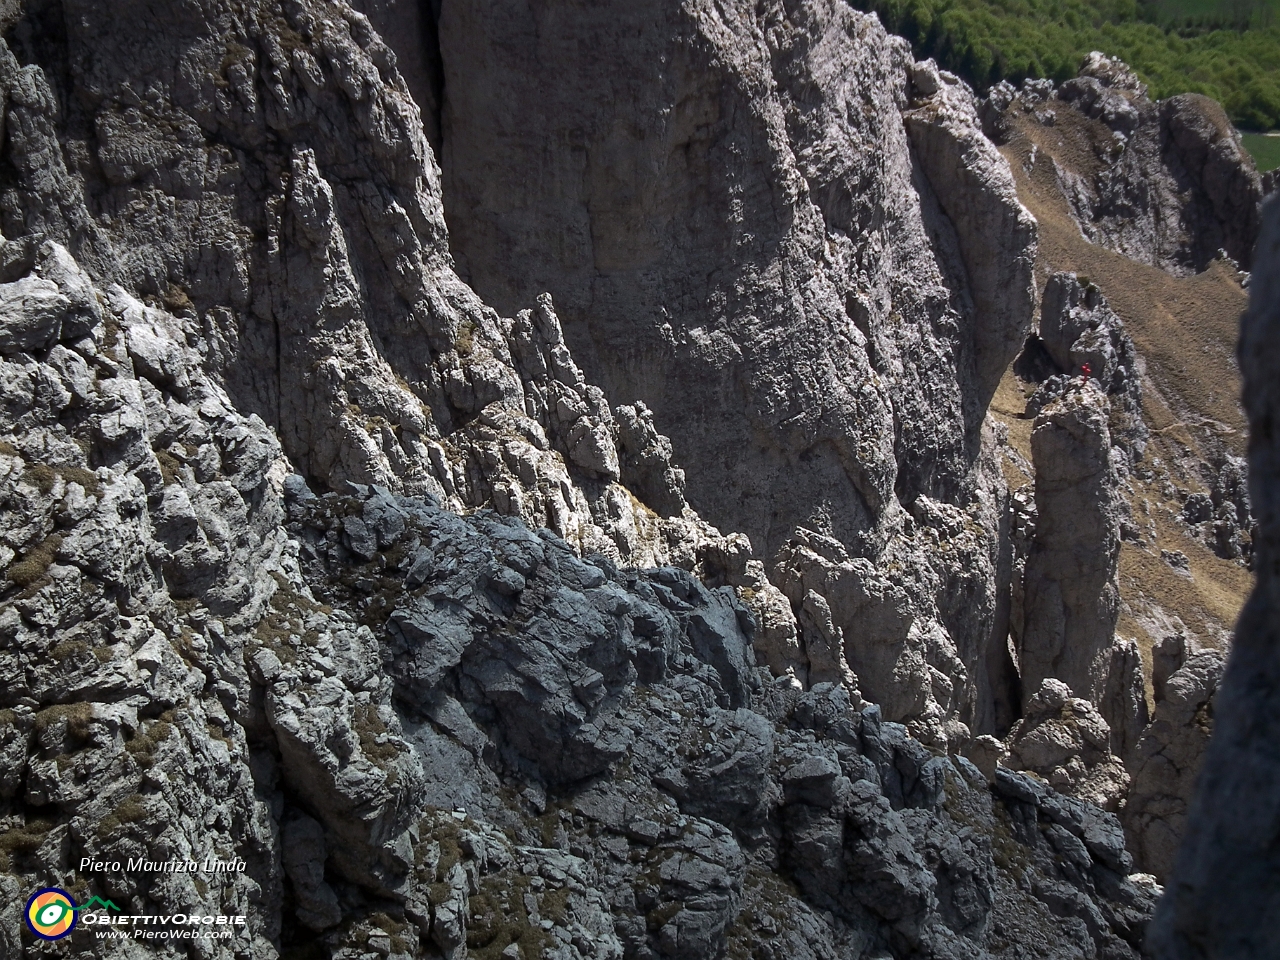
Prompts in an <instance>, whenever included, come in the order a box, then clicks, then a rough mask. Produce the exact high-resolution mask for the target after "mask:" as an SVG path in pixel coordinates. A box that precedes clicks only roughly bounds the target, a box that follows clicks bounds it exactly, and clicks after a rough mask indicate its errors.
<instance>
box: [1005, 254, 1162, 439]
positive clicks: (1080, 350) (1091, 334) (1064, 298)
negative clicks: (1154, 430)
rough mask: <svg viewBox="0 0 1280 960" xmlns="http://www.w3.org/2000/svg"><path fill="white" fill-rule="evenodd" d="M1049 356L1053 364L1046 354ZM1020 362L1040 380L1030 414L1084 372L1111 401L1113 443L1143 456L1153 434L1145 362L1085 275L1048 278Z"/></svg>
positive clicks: (1034, 413)
mask: <svg viewBox="0 0 1280 960" xmlns="http://www.w3.org/2000/svg"><path fill="white" fill-rule="evenodd" d="M1046 355H1047V358H1048V360H1049V361H1050V362H1049V364H1045V363H1044V361H1043V359H1042V357H1044V356H1046ZM1019 366H1020V367H1021V368H1022V369H1024V370H1025V372H1026V373H1027V374H1028V378H1029V379H1033V380H1039V381H1042V383H1041V386H1040V388H1039V389H1038V390H1037V391H1036V393H1035V394H1034V395H1033V396H1032V397H1031V399H1030V400H1028V402H1027V410H1026V415H1027V416H1032V417H1034V416H1035V415H1037V414H1038V413H1039V412H1040V411H1041V410H1042V409H1043V408H1044V407H1045V406H1047V405H1048V404H1049V403H1050V402H1051V401H1052V400H1054V399H1055V398H1057V397H1060V396H1062V395H1063V394H1065V393H1066V392H1068V391H1069V390H1070V389H1071V387H1072V386H1073V385H1074V381H1075V378H1076V377H1078V376H1079V377H1086V378H1087V379H1089V380H1091V381H1094V382H1096V383H1097V385H1098V386H1099V387H1101V388H1102V391H1103V392H1104V393H1105V394H1106V395H1107V398H1108V399H1109V400H1110V411H1109V413H1110V415H1109V418H1108V419H1109V423H1108V429H1109V432H1110V435H1111V442H1112V443H1113V444H1114V445H1115V446H1117V447H1119V448H1120V450H1121V451H1122V452H1123V453H1124V454H1125V456H1126V457H1127V458H1128V460H1129V461H1130V462H1136V461H1137V460H1140V459H1141V458H1142V455H1143V452H1144V451H1145V449H1146V444H1147V437H1148V434H1149V431H1148V430H1147V426H1146V423H1145V421H1144V420H1143V418H1142V374H1143V372H1144V371H1143V365H1142V362H1141V360H1140V359H1139V357H1138V351H1137V349H1136V348H1135V347H1134V345H1133V340H1132V339H1130V337H1129V335H1128V334H1127V333H1125V329H1124V323H1123V322H1122V321H1121V320H1120V318H1119V317H1118V316H1116V314H1115V312H1114V311H1113V310H1112V309H1111V308H1110V306H1109V305H1108V304H1107V299H1106V297H1104V296H1103V295H1102V291H1101V290H1099V289H1098V288H1097V287H1096V286H1094V285H1093V284H1092V283H1090V282H1089V281H1088V280H1087V279H1086V280H1085V281H1084V282H1083V283H1082V282H1081V281H1080V279H1079V278H1078V277H1077V276H1076V275H1075V274H1073V273H1055V274H1053V275H1052V276H1051V277H1049V280H1048V282H1047V283H1046V284H1045V288H1044V294H1043V297H1042V298H1041V302H1040V328H1039V331H1038V334H1037V335H1035V336H1033V337H1032V338H1030V339H1028V341H1027V344H1026V346H1024V348H1023V353H1022V356H1021V357H1019ZM1085 366H1088V368H1089V372H1088V374H1087V375H1086V374H1085V373H1084V368H1085Z"/></svg>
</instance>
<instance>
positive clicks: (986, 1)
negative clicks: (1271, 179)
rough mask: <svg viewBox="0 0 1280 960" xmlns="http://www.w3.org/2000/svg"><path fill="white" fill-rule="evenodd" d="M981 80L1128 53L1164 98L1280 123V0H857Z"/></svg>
mask: <svg viewBox="0 0 1280 960" xmlns="http://www.w3.org/2000/svg"><path fill="white" fill-rule="evenodd" d="M854 2H855V5H857V6H861V7H862V8H863V9H866V10H874V11H875V12H876V13H878V14H879V15H880V19H881V21H882V22H883V23H884V24H885V26H886V27H888V28H889V29H890V30H892V31H893V32H895V33H899V34H901V35H903V36H905V37H907V38H908V39H909V40H911V42H912V43H913V44H914V46H915V49H916V55H917V56H922V57H923V56H931V57H933V58H935V59H936V60H937V61H938V63H939V64H941V65H942V66H943V67H945V68H946V69H949V70H952V71H954V72H955V73H958V74H960V75H961V76H963V77H965V79H967V80H969V81H970V82H971V83H973V84H974V85H975V86H976V87H977V88H978V89H980V90H985V89H986V88H987V87H989V86H990V85H991V84H993V83H995V82H997V81H999V80H1002V79H1007V80H1010V81H1012V82H1014V83H1019V82H1021V81H1022V80H1023V79H1025V78H1027V77H1049V78H1052V79H1053V80H1055V81H1062V80H1066V79H1069V78H1070V77H1073V76H1075V75H1076V72H1077V70H1078V69H1079V67H1080V64H1081V63H1082V62H1083V61H1084V58H1085V57H1086V56H1087V55H1088V54H1089V52H1090V51H1091V50H1101V51H1102V52H1103V53H1106V54H1108V55H1109V56H1113V57H1120V58H1121V59H1122V60H1124V61H1125V62H1126V63H1128V64H1129V65H1130V66H1131V67H1133V68H1134V69H1135V70H1136V71H1137V72H1138V74H1139V76H1141V77H1142V79H1143V80H1144V81H1146V83H1147V85H1148V87H1149V88H1150V92H1151V95H1152V96H1153V97H1156V98H1163V97H1169V96H1173V95H1174V94H1177V93H1203V94H1205V95H1207V96H1210V97H1213V98H1214V99H1215V100H1217V101H1219V102H1220V103H1221V104H1222V105H1223V106H1224V107H1225V108H1226V110H1227V113H1228V114H1229V115H1230V116H1231V119H1232V121H1233V122H1234V123H1235V124H1236V125H1237V126H1238V127H1240V128H1241V129H1244V130H1254V131H1266V130H1272V129H1275V128H1277V127H1280V0H1225V2H1224V0H1149V2H1135V0H854Z"/></svg>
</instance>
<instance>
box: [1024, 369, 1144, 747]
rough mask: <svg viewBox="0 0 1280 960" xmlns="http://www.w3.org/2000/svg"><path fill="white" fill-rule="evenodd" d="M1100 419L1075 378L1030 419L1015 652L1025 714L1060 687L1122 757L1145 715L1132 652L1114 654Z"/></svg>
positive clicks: (1109, 471)
mask: <svg viewBox="0 0 1280 960" xmlns="http://www.w3.org/2000/svg"><path fill="white" fill-rule="evenodd" d="M1107 419H1108V402H1107V399H1106V397H1105V396H1104V395H1103V393H1102V391H1101V390H1100V389H1098V387H1097V386H1096V385H1095V384H1093V383H1083V384H1081V383H1080V382H1079V381H1077V382H1076V383H1075V385H1074V386H1073V387H1072V388H1071V389H1069V390H1068V391H1067V392H1066V393H1065V394H1064V395H1063V396H1062V397H1061V398H1059V399H1058V400H1055V401H1054V402H1052V403H1051V404H1049V406H1047V407H1045V408H1044V410H1042V411H1041V413H1040V414H1039V416H1038V417H1036V422H1035V428H1034V430H1033V432H1032V434H1031V448H1032V454H1033V459H1034V463H1035V468H1036V486H1035V500H1036V513H1035V533H1034V539H1033V541H1032V544H1031V549H1030V552H1029V555H1028V557H1027V560H1026V569H1025V572H1024V575H1023V590H1022V595H1023V600H1022V604H1023V627H1022V633H1021V636H1020V645H1019V651H1018V652H1019V666H1020V667H1021V676H1022V683H1023V696H1024V706H1025V708H1026V709H1027V710H1028V711H1030V709H1031V701H1032V699H1033V698H1035V697H1036V696H1038V695H1039V693H1040V690H1041V684H1043V683H1044V682H1045V681H1046V680H1049V679H1056V680H1059V681H1061V682H1062V683H1064V684H1065V685H1066V686H1067V688H1068V689H1069V690H1070V692H1071V693H1072V694H1074V695H1076V696H1079V697H1082V698H1083V699H1085V700H1087V701H1089V702H1090V703H1093V704H1095V705H1097V706H1098V707H1099V708H1101V709H1102V711H1103V719H1104V720H1105V721H1106V724H1107V726H1108V727H1109V729H1110V732H1111V735H1112V748H1113V750H1114V751H1115V752H1116V753H1120V754H1123V752H1124V748H1125V747H1126V746H1127V745H1129V744H1132V743H1133V742H1134V741H1136V740H1137V738H1138V736H1139V734H1140V733H1141V731H1142V728H1143V727H1144V726H1145V724H1146V719H1147V718H1146V714H1145V709H1135V701H1137V700H1140V699H1141V694H1142V683H1141V679H1140V671H1141V666H1140V664H1137V663H1135V661H1136V650H1135V651H1133V653H1132V654H1129V653H1127V652H1126V650H1124V649H1117V648H1116V643H1117V642H1116V639H1115V627H1116V620H1117V618H1118V615H1119V590H1118V587H1117V583H1116V574H1117V563H1118V559H1119V550H1120V515H1121V501H1120V497H1119V492H1118V482H1119V478H1118V473H1117V469H1116V466H1115V464H1114V462H1113V458H1114V457H1115V456H1116V454H1115V453H1114V452H1113V450H1112V446H1111V437H1110V431H1109V429H1108V427H1107ZM1135 670H1136V671H1137V675H1138V677H1139V679H1138V680H1137V683H1136V690H1135V689H1133V688H1134V682H1133V679H1132V678H1133V676H1134V673H1135ZM1144 703H1145V701H1144Z"/></svg>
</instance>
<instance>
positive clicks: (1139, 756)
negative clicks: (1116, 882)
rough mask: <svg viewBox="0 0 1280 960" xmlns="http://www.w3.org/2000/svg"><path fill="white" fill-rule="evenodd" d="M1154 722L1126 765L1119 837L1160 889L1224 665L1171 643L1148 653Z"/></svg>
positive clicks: (1182, 643)
mask: <svg viewBox="0 0 1280 960" xmlns="http://www.w3.org/2000/svg"><path fill="white" fill-rule="evenodd" d="M1154 658H1155V675H1154V677H1153V678H1152V679H1153V680H1154V685H1155V701H1156V709H1155V716H1154V717H1153V718H1152V721H1151V725H1150V726H1149V727H1147V729H1146V730H1145V731H1144V732H1143V734H1142V737H1141V738H1140V739H1139V740H1138V742H1137V744H1136V745H1135V749H1134V750H1133V753H1132V755H1131V756H1130V757H1129V766H1130V769H1132V770H1133V778H1132V781H1131V783H1130V787H1129V797H1128V800H1127V801H1126V803H1125V809H1124V822H1125V830H1126V833H1127V834H1128V836H1129V837H1130V838H1131V841H1130V842H1131V850H1132V852H1133V854H1134V859H1135V861H1136V862H1137V863H1138V864H1139V866H1140V867H1141V869H1142V870H1144V871H1146V872H1147V873H1151V874H1154V875H1155V876H1156V877H1157V878H1158V879H1160V880H1161V882H1163V881H1164V880H1165V879H1166V878H1167V877H1168V876H1169V873H1170V872H1171V871H1172V869H1173V862H1174V855H1175V854H1176V853H1177V848H1178V842H1179V841H1180V840H1181V839H1182V836H1183V834H1184V832H1185V828H1186V818H1187V806H1188V804H1189V803H1190V800H1191V797H1192V796H1193V795H1194V794H1195V783H1196V777H1197V776H1198V775H1199V772H1200V767H1201V765H1202V763H1203V761H1204V752H1205V750H1206V749H1207V747H1208V745H1209V738H1210V735H1211V734H1212V732H1213V710H1214V697H1215V695H1216V693H1217V689H1218V684H1219V682H1220V681H1221V679H1222V670H1223V666H1224V657H1223V655H1222V653H1221V652H1220V651H1218V650H1196V651H1191V650H1188V649H1187V642H1186V640H1185V639H1184V638H1182V637H1178V636H1170V637H1168V638H1166V640H1165V641H1164V642H1163V643H1161V644H1160V645H1159V646H1157V647H1156V649H1155V651H1154Z"/></svg>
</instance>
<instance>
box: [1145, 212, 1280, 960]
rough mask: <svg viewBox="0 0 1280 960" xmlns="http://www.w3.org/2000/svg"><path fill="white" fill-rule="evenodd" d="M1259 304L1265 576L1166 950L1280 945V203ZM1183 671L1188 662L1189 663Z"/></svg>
mask: <svg viewBox="0 0 1280 960" xmlns="http://www.w3.org/2000/svg"><path fill="white" fill-rule="evenodd" d="M1255 263H1256V270H1255V273H1254V277H1255V280H1254V283H1253V285H1252V286H1251V289H1250V300H1249V312H1248V313H1247V314H1246V315H1245V318H1244V321H1243V322H1242V325H1241V331H1240V364H1241V367H1242V368H1243V370H1244V375H1245V384H1246V389H1245V406H1246V408H1247V409H1248V412H1249V422H1250V425H1251V426H1252V428H1253V429H1252V431H1251V440H1250V446H1249V467H1250V493H1251V495H1252V498H1253V503H1254V505H1255V507H1254V509H1255V511H1256V514H1257V517H1258V539H1257V551H1258V564H1257V570H1258V585H1257V587H1256V589H1255V590H1254V592H1253V595H1252V596H1251V597H1250V598H1249V603H1248V605H1247V606H1246V607H1245V611H1244V614H1243V615H1242V616H1241V619H1240V626H1239V629H1238V630H1237V633H1236V642H1235V645H1234V647H1233V648H1232V651H1231V658H1230V660H1229V662H1228V664H1227V670H1226V674H1225V676H1224V677H1223V679H1222V690H1221V692H1220V695H1219V696H1218V698H1217V700H1216V702H1215V707H1214V734H1215V736H1214V740H1213V743H1212V744H1211V746H1210V748H1209V751H1208V753H1207V755H1206V757H1205V760H1204V774H1203V776H1202V778H1201V781H1200V788H1199V790H1198V791H1197V793H1196V801H1195V805H1194V806H1193V807H1192V812H1191V816H1190V822H1189V825H1188V830H1187V840H1186V843H1185V845H1184V846H1183V848H1182V852H1181V853H1180V854H1179V856H1178V861H1177V866H1176V868H1175V869H1174V872H1173V876H1172V878H1171V881H1170V884H1169V891H1168V895H1167V896H1166V898H1165V900H1164V902H1163V903H1162V905H1161V912H1160V915H1159V924H1158V928H1157V930H1156V933H1155V936H1154V938H1153V939H1154V944H1155V949H1156V951H1157V952H1158V955H1159V956H1161V957H1170V958H1174V957H1178V958H1181V957H1210V956H1211V957H1250V956H1265V955H1267V954H1268V953H1274V952H1275V951H1276V950H1277V948H1280V939H1277V936H1278V935H1277V932H1276V930H1275V929H1274V927H1273V926H1272V925H1270V924H1249V923H1245V922H1244V918H1245V917H1255V916H1269V915H1270V914H1271V913H1272V912H1274V910H1275V909H1276V907H1277V905H1280V886H1277V883H1276V875H1277V874H1276V866H1277V865H1276V862H1275V857H1276V853H1275V850H1276V844H1275V837H1276V823H1277V819H1276V815H1277V812H1276V796H1277V792H1276V767H1275V763H1274V762H1273V757H1274V746H1273V744H1274V743H1275V740H1274V731H1273V730H1272V727H1273V726H1274V724H1275V717H1276V705H1275V703H1274V700H1275V690H1276V685H1275V675H1276V669H1277V663H1276V660H1277V645H1276V634H1275V630H1276V610H1275V602H1276V601H1275V596H1274V591H1275V574H1276V568H1275V560H1274V559H1273V558H1274V556H1275V555H1274V553H1273V551H1274V550H1275V543H1276V527H1275V523H1276V510H1275V502H1276V501H1275V498H1276V491H1277V489H1278V487H1277V483H1276V446H1275V434H1274V427H1273V423H1274V418H1275V416H1276V412H1277V399H1278V398H1277V396H1276V390H1275V385H1274V382H1275V378H1274V376H1273V371H1274V370H1275V357H1276V350H1277V344H1278V343H1280V341H1278V340H1277V323H1278V322H1280V287H1278V286H1277V279H1276V278H1277V266H1280V206H1278V205H1277V203H1276V201H1275V200H1274V199H1272V200H1271V201H1270V202H1269V203H1268V204H1267V206H1266V208H1265V209H1264V212H1263V231H1262V235H1261V237H1260V238H1259V240H1258V250H1257V258H1256V261H1255ZM1184 669H1185V668H1184Z"/></svg>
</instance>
